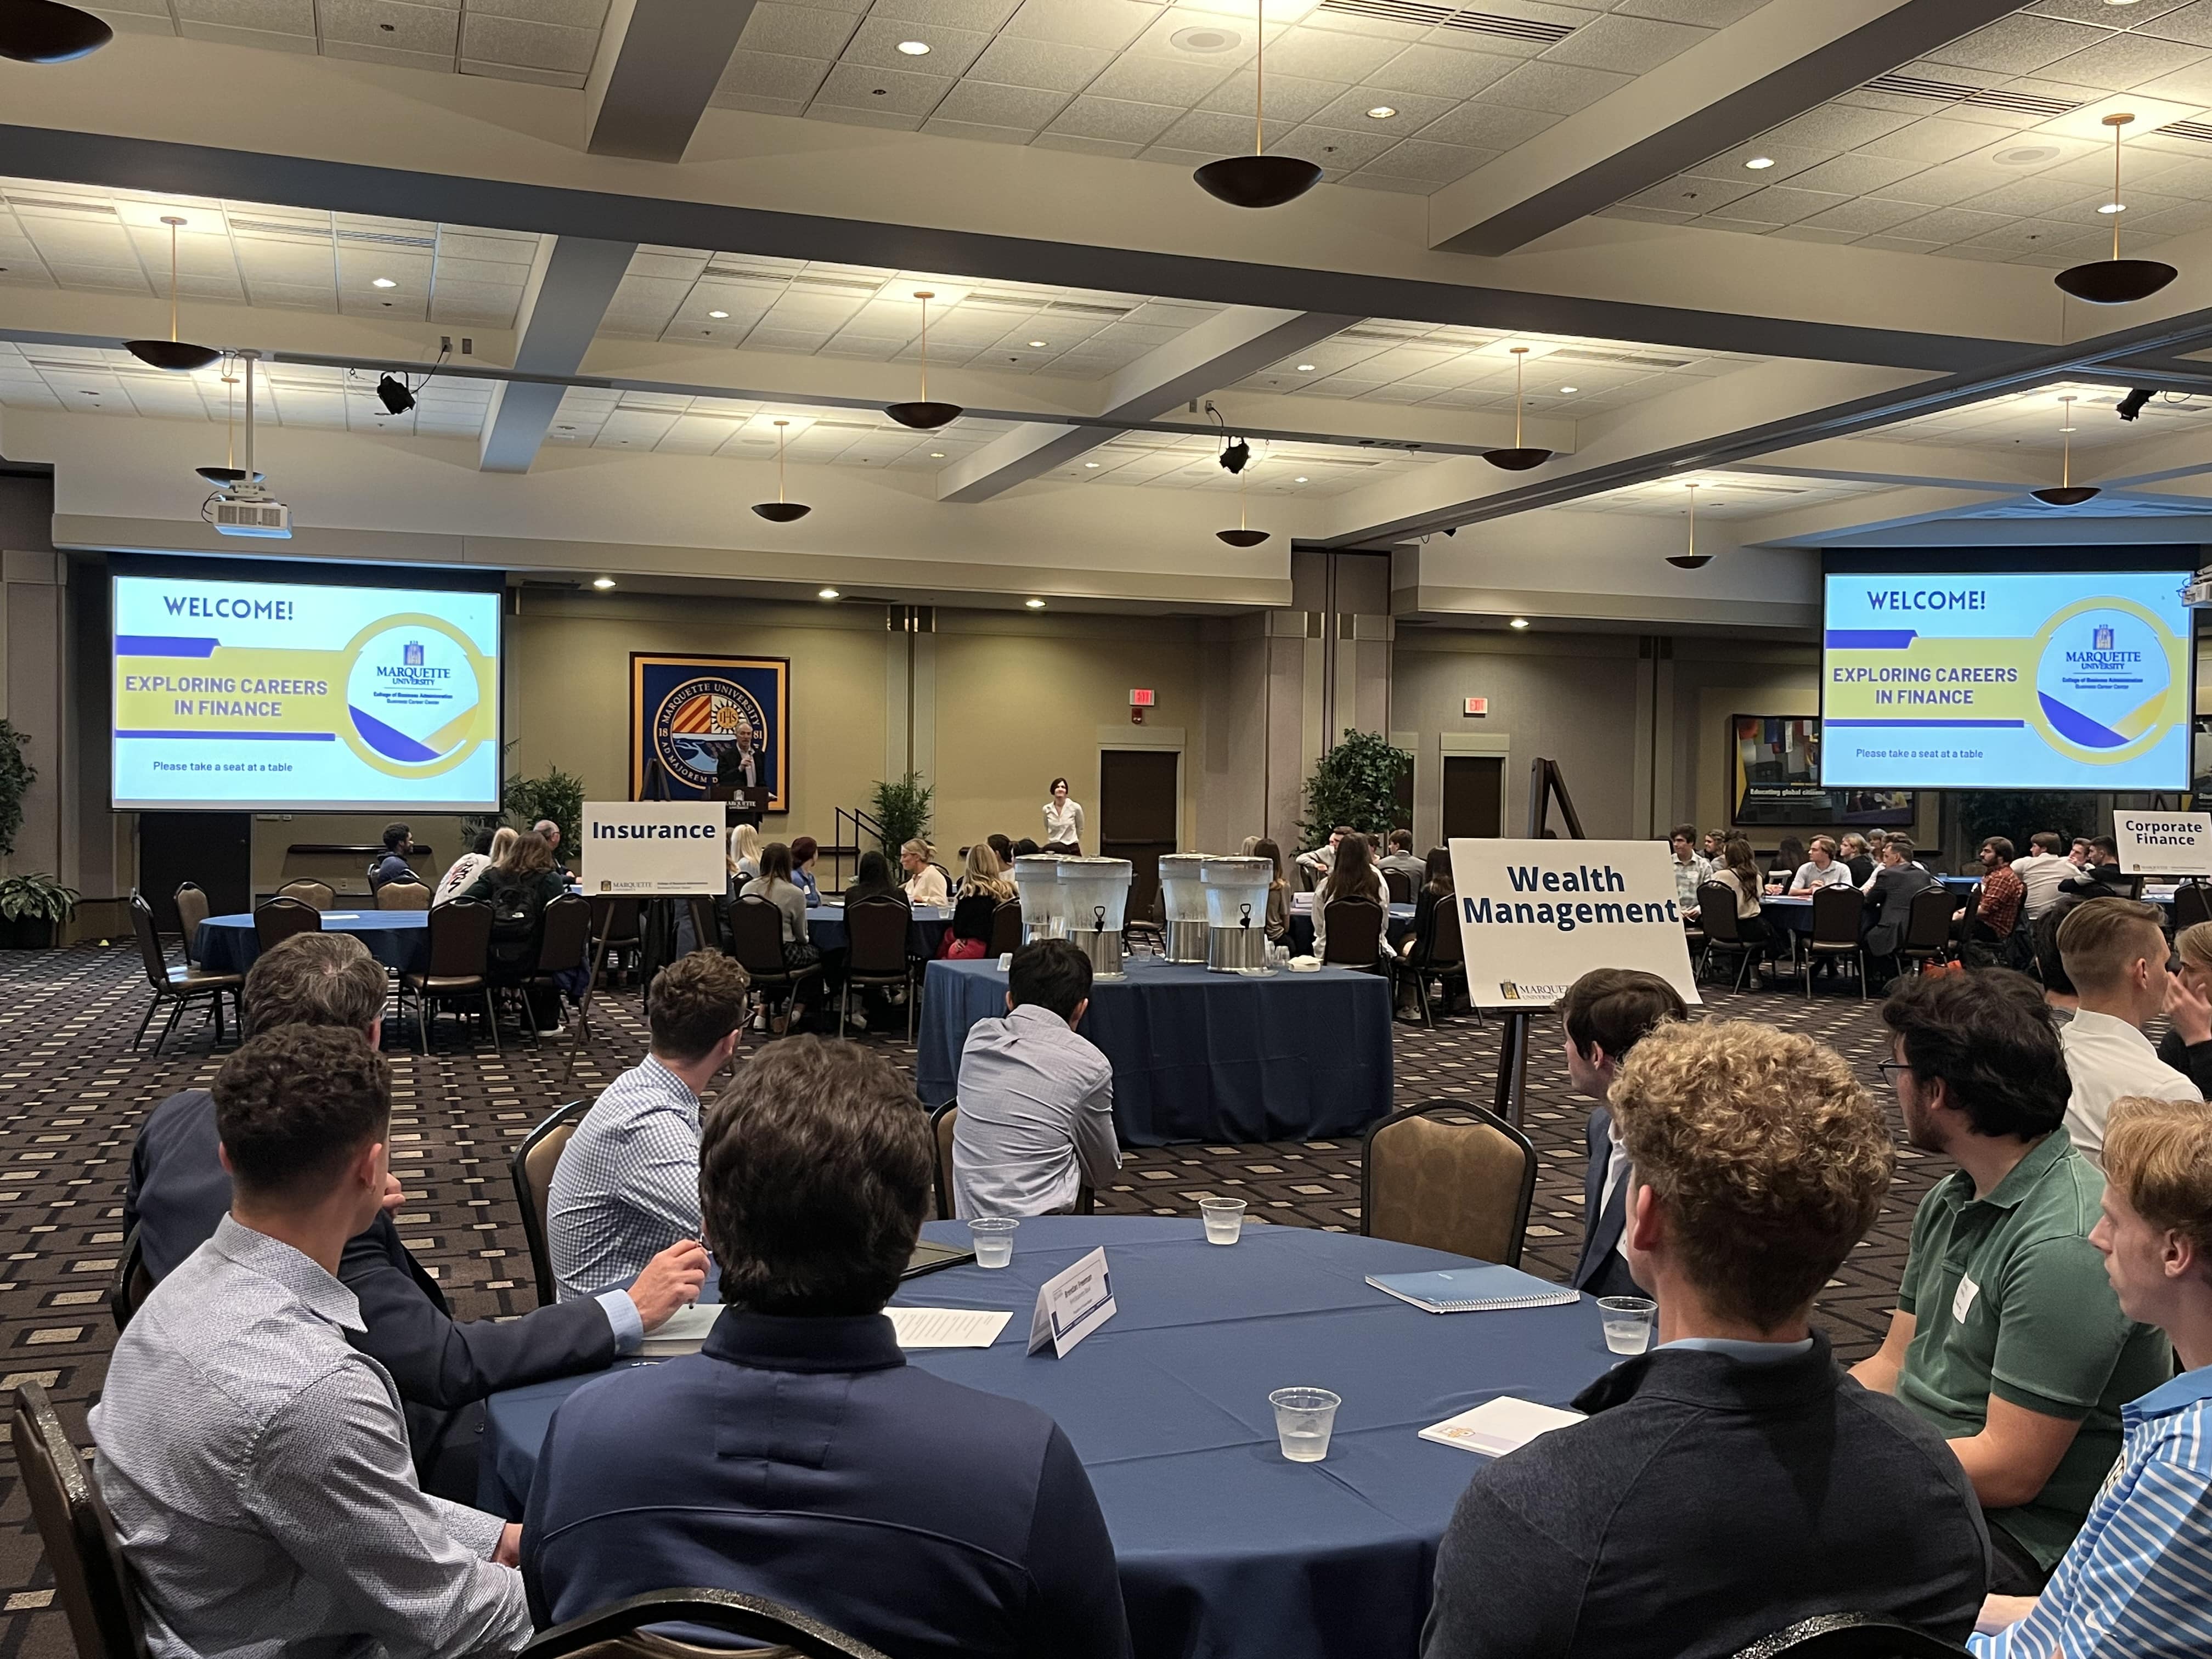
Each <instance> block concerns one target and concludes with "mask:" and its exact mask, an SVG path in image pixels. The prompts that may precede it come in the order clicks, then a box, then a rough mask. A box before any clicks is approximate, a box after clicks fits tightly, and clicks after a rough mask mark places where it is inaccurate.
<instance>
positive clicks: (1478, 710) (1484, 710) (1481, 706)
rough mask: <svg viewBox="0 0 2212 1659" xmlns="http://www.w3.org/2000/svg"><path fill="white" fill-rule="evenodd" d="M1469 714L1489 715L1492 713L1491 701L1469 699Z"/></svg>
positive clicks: (1487, 699) (1483, 698)
mask: <svg viewBox="0 0 2212 1659" xmlns="http://www.w3.org/2000/svg"><path fill="white" fill-rule="evenodd" d="M1467 712H1468V714H1470V715H1473V714H1488V713H1489V712H1490V699H1489V698H1487V697H1469V698H1468V700H1467Z"/></svg>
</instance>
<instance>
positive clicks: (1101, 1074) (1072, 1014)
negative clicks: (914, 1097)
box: [952, 939, 1121, 1221]
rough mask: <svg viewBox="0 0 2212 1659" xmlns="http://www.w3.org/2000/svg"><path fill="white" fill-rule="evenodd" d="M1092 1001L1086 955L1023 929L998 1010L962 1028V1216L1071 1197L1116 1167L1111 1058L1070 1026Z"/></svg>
mask: <svg viewBox="0 0 2212 1659" xmlns="http://www.w3.org/2000/svg"><path fill="white" fill-rule="evenodd" d="M1090 1006H1091V958H1090V957H1086V956H1085V955H1084V954H1083V951H1082V950H1081V949H1080V948H1079V946H1077V945H1073V944H1071V943H1069V942H1068V941H1067V940H1066V939H1032V940H1030V942H1029V943H1028V944H1027V945H1023V946H1022V947H1021V949H1020V950H1018V951H1015V952H1014V960H1013V964H1012V968H1011V969H1009V970H1008V972H1007V975H1006V1018H1003V1019H980V1020H977V1021H976V1022H975V1024H973V1025H971V1026H969V1028H968V1038H967V1042H965V1044H964V1045H963V1047H962V1048H961V1050H960V1082H959V1094H958V1099H959V1102H960V1115H959V1116H958V1117H957V1119H956V1120H955V1121H954V1122H953V1125H952V1195H953V1212H954V1213H955V1214H956V1215H957V1216H959V1217H960V1218H961V1219H962V1220H963V1221H965V1220H969V1219H972V1218H975V1217H977V1216H1024V1215H1050V1214H1052V1213H1054V1212H1055V1211H1061V1210H1069V1209H1073V1207H1074V1206H1075V1200H1076V1194H1078V1192H1079V1191H1080V1190H1081V1189H1082V1188H1084V1187H1085V1186H1088V1187H1091V1188H1094V1189H1095V1188H1098V1187H1101V1186H1103V1185H1104V1184H1105V1183H1106V1182H1107V1181H1108V1180H1109V1179H1110V1178H1111V1177H1112V1176H1113V1175H1114V1172H1115V1170H1119V1169H1120V1168H1121V1146H1120V1143H1119V1142H1118V1140H1117V1139H1115V1133H1114V1068H1113V1066H1111V1065H1110V1064H1109V1062H1108V1060H1107V1059H1106V1056H1105V1055H1104V1054H1101V1053H1099V1051H1098V1050H1097V1048H1096V1047H1094V1046H1093V1045H1092V1044H1091V1042H1090V1040H1089V1039H1088V1038H1086V1037H1085V1036H1083V1035H1082V1033H1081V1032H1080V1031H1079V1030H1077V1029H1076V1028H1077V1027H1078V1026H1079V1025H1081V1024H1082V1023H1083V1015H1084V1011H1085V1010H1086V1009H1087V1008H1089V1007H1090Z"/></svg>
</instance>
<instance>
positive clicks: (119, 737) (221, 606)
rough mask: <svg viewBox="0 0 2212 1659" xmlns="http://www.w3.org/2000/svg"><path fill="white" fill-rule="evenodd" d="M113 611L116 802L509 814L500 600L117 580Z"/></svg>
mask: <svg viewBox="0 0 2212 1659" xmlns="http://www.w3.org/2000/svg"><path fill="white" fill-rule="evenodd" d="M112 618H113V629H114V689H115V705H114V726H113V739H112V744H113V761H114V773H113V798H114V805H115V806H116V807H117V808H118V810H129V809H133V808H143V809H161V810H179V809H191V808H193V807H204V808H210V809H221V810H223V811H239V810H240V809H258V810H264V811H267V810H285V811H291V810H301V811H380V810H383V809H385V808H387V807H408V808H412V809H414V810H416V811H497V810H498V807H499V797H500V768H499V759H500V706H499V686H500V665H499V647H500V635H499V627H500V596H499V594H498V593H496V592H453V591H450V590H441V589H423V588H408V587H396V586H395V587H381V586H380V587H330V586H319V585H316V584H310V583H305V582H284V581H258V580H222V579H218V578H215V577H211V576H208V575H205V574H200V575H189V574H180V575H178V576H173V577H172V576H165V575H142V574H118V575H117V576H116V577H115V578H114V593H113V607H112Z"/></svg>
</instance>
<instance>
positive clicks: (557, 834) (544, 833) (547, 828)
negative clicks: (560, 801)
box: [530, 818, 575, 881]
mask: <svg viewBox="0 0 2212 1659" xmlns="http://www.w3.org/2000/svg"><path fill="white" fill-rule="evenodd" d="M530 831H531V833H532V835H534V836H537V837H538V839H539V840H540V841H542V842H544V843H545V845H546V848H547V849H548V850H550V852H551V853H552V854H553V867H554V868H555V869H556V870H558V871H559V872H561V875H562V879H563V880H564V881H574V880H575V875H574V872H572V871H571V870H570V869H569V868H568V854H565V853H563V852H562V850H561V826H560V825H559V824H557V823H554V822H553V820H552V819H550V818H540V819H538V822H537V823H533V824H532V825H531V826H530Z"/></svg>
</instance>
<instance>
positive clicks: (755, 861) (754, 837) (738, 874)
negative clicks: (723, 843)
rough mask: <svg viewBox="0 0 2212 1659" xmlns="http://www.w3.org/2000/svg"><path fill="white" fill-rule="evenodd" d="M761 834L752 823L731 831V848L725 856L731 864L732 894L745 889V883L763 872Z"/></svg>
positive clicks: (740, 825) (734, 895) (742, 824)
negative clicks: (761, 864)
mask: <svg viewBox="0 0 2212 1659" xmlns="http://www.w3.org/2000/svg"><path fill="white" fill-rule="evenodd" d="M760 854H761V834H760V831H759V830H758V829H755V828H754V827H753V826H752V825H751V824H750V823H741V824H739V825H738V827H737V828H736V829H732V830H731V831H730V850H729V852H728V853H727V854H725V855H724V856H725V858H726V860H727V861H728V863H729V866H730V896H732V898H734V897H736V896H738V894H740V893H742V892H744V890H745V884H746V883H747V882H749V881H750V880H752V879H753V878H754V877H756V876H757V875H759V874H760V872H761V866H760Z"/></svg>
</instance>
